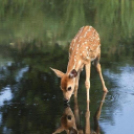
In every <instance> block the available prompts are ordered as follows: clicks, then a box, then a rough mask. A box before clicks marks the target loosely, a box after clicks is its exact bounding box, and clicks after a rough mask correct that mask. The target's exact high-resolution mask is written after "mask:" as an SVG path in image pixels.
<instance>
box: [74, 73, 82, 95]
mask: <svg viewBox="0 0 134 134" xmlns="http://www.w3.org/2000/svg"><path fill="white" fill-rule="evenodd" d="M80 72H81V71H78V74H77V77H76V78H75V88H74V97H77V93H78V88H79V79H80Z"/></svg>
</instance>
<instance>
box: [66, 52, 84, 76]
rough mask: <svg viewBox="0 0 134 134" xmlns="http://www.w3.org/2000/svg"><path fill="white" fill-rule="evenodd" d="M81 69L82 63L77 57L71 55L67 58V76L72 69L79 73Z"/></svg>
mask: <svg viewBox="0 0 134 134" xmlns="http://www.w3.org/2000/svg"><path fill="white" fill-rule="evenodd" d="M82 68H83V62H82V60H81V58H80V56H79V55H77V56H76V55H74V54H72V55H71V56H70V58H69V62H68V66H67V72H66V73H67V74H69V73H70V72H71V71H72V70H73V69H75V70H76V71H79V70H80V69H82Z"/></svg>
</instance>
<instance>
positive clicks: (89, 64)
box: [85, 62, 91, 102]
mask: <svg viewBox="0 0 134 134" xmlns="http://www.w3.org/2000/svg"><path fill="white" fill-rule="evenodd" d="M90 68H91V62H90V63H88V64H86V65H85V70H86V81H85V87H86V89H87V102H89V89H90Z"/></svg>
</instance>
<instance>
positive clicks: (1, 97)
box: [0, 87, 12, 106]
mask: <svg viewBox="0 0 134 134" xmlns="http://www.w3.org/2000/svg"><path fill="white" fill-rule="evenodd" d="M11 99H12V93H11V89H10V87H5V88H4V89H3V91H1V92H0V106H3V104H4V101H9V100H11Z"/></svg>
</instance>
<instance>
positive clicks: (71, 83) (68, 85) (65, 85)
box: [51, 68, 77, 103]
mask: <svg viewBox="0 0 134 134" xmlns="http://www.w3.org/2000/svg"><path fill="white" fill-rule="evenodd" d="M51 69H52V70H53V71H54V73H55V74H56V76H57V77H59V78H61V83H60V88H61V90H62V92H63V96H64V99H65V102H66V103H67V102H68V101H69V100H70V98H71V96H72V94H73V92H74V88H75V77H77V71H76V70H75V69H73V70H72V71H71V72H70V73H69V74H66V73H63V72H61V71H59V70H57V69H53V68H51Z"/></svg>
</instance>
